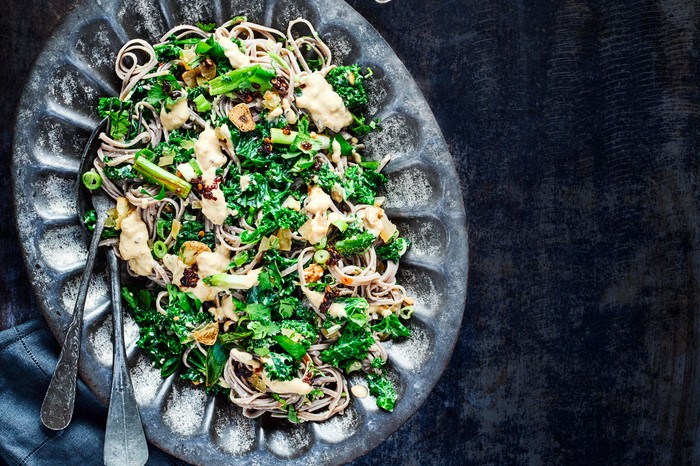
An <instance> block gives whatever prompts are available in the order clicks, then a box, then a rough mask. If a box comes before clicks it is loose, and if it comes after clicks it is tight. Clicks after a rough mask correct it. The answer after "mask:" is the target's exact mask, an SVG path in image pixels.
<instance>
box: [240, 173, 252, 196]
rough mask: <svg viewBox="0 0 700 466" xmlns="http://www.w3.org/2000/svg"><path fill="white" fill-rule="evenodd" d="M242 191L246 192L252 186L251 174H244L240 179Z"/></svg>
mask: <svg viewBox="0 0 700 466" xmlns="http://www.w3.org/2000/svg"><path fill="white" fill-rule="evenodd" d="M240 184H241V191H243V192H245V191H247V190H248V188H249V187H250V175H243V176H241V179H240Z"/></svg>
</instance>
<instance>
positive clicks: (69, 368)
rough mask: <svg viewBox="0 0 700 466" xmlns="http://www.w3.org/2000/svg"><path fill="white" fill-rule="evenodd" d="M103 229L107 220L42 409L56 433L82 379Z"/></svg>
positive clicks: (98, 228)
mask: <svg viewBox="0 0 700 466" xmlns="http://www.w3.org/2000/svg"><path fill="white" fill-rule="evenodd" d="M103 229H104V219H103V218H102V219H100V218H98V219H97V221H96V223H95V229H94V231H93V234H92V239H91V240H90V249H88V255H87V259H86V260H85V270H83V276H82V277H81V278H80V286H79V287H78V296H77V298H76V300H75V307H74V308H73V318H72V319H71V322H70V325H69V326H68V331H67V332H66V338H65V340H64V341H63V349H61V355H60V356H59V357H58V364H57V365H56V370H55V371H54V373H53V377H51V382H50V383H49V388H48V390H46V396H44V402H43V403H42V405H41V422H42V423H43V424H44V425H45V426H46V427H48V428H49V429H52V430H61V429H64V428H65V427H66V426H67V425H68V424H69V423H70V421H71V418H72V417H73V406H74V405H75V383H76V379H77V377H78V360H79V359H80V344H81V339H82V334H83V310H84V309H85V298H86V297H87V292H88V288H89V287H90V277H91V276H92V269H93V267H94V265H95V256H96V254H97V245H98V244H99V242H100V237H101V236H102V230H103Z"/></svg>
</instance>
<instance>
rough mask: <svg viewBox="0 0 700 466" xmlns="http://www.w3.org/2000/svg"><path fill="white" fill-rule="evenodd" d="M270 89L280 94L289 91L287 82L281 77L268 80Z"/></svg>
mask: <svg viewBox="0 0 700 466" xmlns="http://www.w3.org/2000/svg"><path fill="white" fill-rule="evenodd" d="M270 82H271V83H272V87H273V88H274V89H275V90H276V91H277V92H278V93H280V94H286V93H287V91H289V81H288V80H287V78H285V77H283V76H278V77H276V78H272V79H271V80H270Z"/></svg>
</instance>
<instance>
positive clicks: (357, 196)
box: [343, 165, 387, 205]
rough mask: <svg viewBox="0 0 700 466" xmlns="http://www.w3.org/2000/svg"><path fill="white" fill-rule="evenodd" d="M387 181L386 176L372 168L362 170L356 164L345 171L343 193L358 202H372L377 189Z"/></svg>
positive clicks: (371, 203) (368, 203) (369, 203)
mask: <svg viewBox="0 0 700 466" xmlns="http://www.w3.org/2000/svg"><path fill="white" fill-rule="evenodd" d="M386 181H387V177H386V176H384V175H383V174H381V173H377V172H375V171H373V170H364V171H363V170H362V169H361V168H360V167H358V166H357V165H353V166H352V167H349V168H348V169H347V170H346V171H345V183H343V187H344V188H345V195H346V196H347V197H348V198H349V199H351V200H353V201H355V202H357V203H358V204H367V205H373V204H374V197H375V196H376V195H377V189H379V186H381V185H382V184H383V183H385V182H386Z"/></svg>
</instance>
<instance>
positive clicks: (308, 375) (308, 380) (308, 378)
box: [301, 372, 314, 385]
mask: <svg viewBox="0 0 700 466" xmlns="http://www.w3.org/2000/svg"><path fill="white" fill-rule="evenodd" d="M313 379H314V378H313V377H312V376H311V372H307V373H306V374H304V378H302V379H301V381H302V382H304V383H308V384H309V385H311V382H312V381H313Z"/></svg>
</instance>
